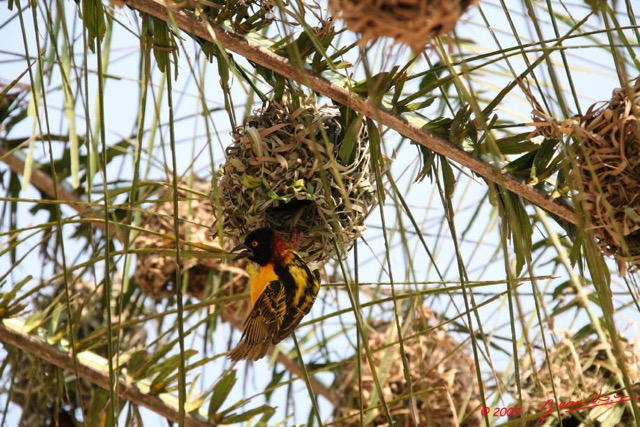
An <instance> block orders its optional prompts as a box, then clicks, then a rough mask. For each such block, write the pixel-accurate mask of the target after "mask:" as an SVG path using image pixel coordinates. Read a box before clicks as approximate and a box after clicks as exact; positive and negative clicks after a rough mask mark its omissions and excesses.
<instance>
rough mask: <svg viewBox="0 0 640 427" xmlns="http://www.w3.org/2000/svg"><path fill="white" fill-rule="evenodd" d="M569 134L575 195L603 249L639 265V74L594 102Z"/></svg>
mask: <svg viewBox="0 0 640 427" xmlns="http://www.w3.org/2000/svg"><path fill="white" fill-rule="evenodd" d="M573 137H574V140H575V141H576V143H575V144H574V151H575V153H576V155H577V160H576V167H575V169H574V177H575V179H576V181H577V184H578V185H580V184H581V185H582V187H581V188H582V191H581V192H580V195H579V198H578V200H580V201H582V202H583V203H584V205H583V206H584V207H585V209H586V210H587V211H588V212H589V219H590V221H591V225H592V226H593V228H594V230H595V234H596V236H597V238H598V240H599V244H600V247H601V249H602V250H603V252H604V253H605V254H607V255H612V256H615V257H616V259H617V260H618V262H619V264H621V263H622V262H624V261H628V262H630V263H632V264H635V266H640V79H636V80H635V81H634V82H632V84H631V85H630V86H628V87H626V88H622V89H616V90H614V91H613V96H612V97H611V100H610V101H608V102H605V103H599V104H594V105H592V106H591V107H590V108H589V110H588V111H587V113H586V114H585V115H584V116H583V117H582V118H581V119H580V122H579V128H577V129H576V130H574V131H573Z"/></svg>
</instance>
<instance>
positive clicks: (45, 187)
mask: <svg viewBox="0 0 640 427" xmlns="http://www.w3.org/2000/svg"><path fill="white" fill-rule="evenodd" d="M0 160H1V161H3V162H4V163H6V164H7V165H8V166H9V168H10V169H11V170H12V171H14V172H15V173H18V174H22V173H23V171H24V162H23V161H22V160H20V159H19V158H18V157H16V156H15V155H13V154H12V153H10V152H8V151H7V150H5V149H4V148H2V147H0ZM31 183H32V184H33V185H34V186H35V187H36V188H38V189H39V190H40V191H42V192H43V193H45V194H47V195H49V196H50V197H51V198H55V195H56V194H57V196H58V198H57V200H60V201H63V202H65V203H67V204H68V206H70V207H71V208H73V209H75V210H76V211H77V212H78V214H79V215H80V216H81V217H83V218H88V219H91V220H93V221H94V223H95V226H96V227H98V228H99V229H101V230H102V231H105V226H104V222H105V220H104V218H103V217H102V216H101V215H100V214H99V213H97V212H93V211H90V210H89V209H87V208H86V207H85V206H84V204H83V202H82V200H80V199H79V198H78V197H77V196H76V195H75V194H73V193H72V192H69V191H66V190H64V189H62V188H58V189H57V193H56V189H55V186H54V185H53V180H52V179H51V177H50V176H49V175H47V174H46V173H44V172H42V171H40V170H38V169H34V170H33V171H32V175H31ZM109 229H110V230H113V231H112V235H113V237H115V238H117V239H119V240H120V241H122V236H121V235H120V234H119V233H118V232H117V231H116V230H118V227H110V228H109ZM220 317H221V318H222V320H224V321H225V322H227V323H229V324H230V325H231V326H233V327H234V328H235V329H237V330H239V331H241V330H242V327H243V325H242V322H240V321H238V320H237V319H236V318H235V317H233V316H231V315H230V314H229V313H226V312H225V311H222V312H221V313H220ZM0 340H1V338H0ZM276 359H277V361H278V362H280V363H281V364H282V365H284V366H285V368H287V369H288V370H289V372H291V373H292V374H293V375H296V376H298V377H300V378H303V372H302V368H301V367H300V366H299V365H298V364H297V363H296V362H294V361H293V360H292V359H291V358H289V357H287V356H286V355H285V354H283V353H279V354H278V356H277V358H276ZM56 366H58V365H56ZM63 369H64V368H63ZM72 372H73V371H72ZM310 382H311V386H312V387H313V389H314V390H315V391H316V392H317V393H318V394H319V395H321V396H322V397H324V398H325V399H327V400H328V401H329V402H331V403H332V404H334V405H335V404H337V402H338V400H337V398H336V396H335V395H334V394H333V393H332V392H331V391H329V389H327V388H326V387H325V386H323V385H322V384H321V383H320V381H318V380H317V379H316V378H315V377H313V376H312V377H310Z"/></svg>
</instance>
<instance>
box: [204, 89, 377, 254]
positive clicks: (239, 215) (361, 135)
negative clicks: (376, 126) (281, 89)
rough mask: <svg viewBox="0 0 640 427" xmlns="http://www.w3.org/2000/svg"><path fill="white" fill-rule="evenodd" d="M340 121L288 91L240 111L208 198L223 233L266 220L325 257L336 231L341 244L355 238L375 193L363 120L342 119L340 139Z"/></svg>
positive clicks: (335, 112) (303, 248) (236, 233)
mask: <svg viewBox="0 0 640 427" xmlns="http://www.w3.org/2000/svg"><path fill="white" fill-rule="evenodd" d="M345 127H346V126H343V124H342V121H341V114H340V110H339V109H338V108H336V107H331V106H326V105H325V106H320V107H319V106H317V104H316V102H315V101H314V99H313V98H312V97H305V96H303V95H295V94H292V93H285V95H284V96H283V97H282V100H281V101H277V100H275V99H272V100H270V101H269V102H267V103H265V105H264V106H263V107H262V108H260V109H257V110H255V112H254V115H250V116H248V117H246V118H245V120H244V124H243V125H242V126H239V127H237V128H236V129H234V131H233V133H232V143H231V145H230V146H229V147H228V148H227V150H226V154H227V160H226V162H225V163H224V165H223V166H222V167H221V170H220V174H219V176H218V178H217V182H218V187H217V189H218V191H217V192H216V193H215V194H214V193H212V197H211V203H212V204H213V205H214V206H217V205H218V204H220V205H221V207H222V211H223V213H224V230H225V233H226V234H227V235H229V236H231V237H233V238H235V239H236V240H241V239H242V237H243V236H244V235H245V234H246V233H248V232H249V231H251V230H253V229H255V228H258V227H263V226H268V227H271V228H273V229H275V230H278V231H280V232H281V233H282V234H283V235H284V237H285V238H288V239H290V238H291V236H292V234H293V232H294V231H298V232H300V233H299V234H300V236H301V237H300V240H299V244H298V252H299V253H300V255H301V256H302V257H303V258H304V259H305V261H307V262H321V261H324V260H326V259H327V258H328V257H330V256H331V255H332V254H333V253H334V243H333V242H334V239H335V238H336V235H339V236H340V239H339V240H338V242H339V243H341V244H344V245H349V244H351V243H352V242H353V241H354V240H355V239H357V238H358V237H359V236H360V235H361V234H362V232H363V231H364V229H365V226H364V220H365V218H366V216H367V215H368V213H369V212H370V210H371V208H372V206H373V205H374V204H375V203H376V193H375V188H374V185H373V176H372V174H371V170H370V156H369V150H368V144H367V130H366V129H367V128H366V125H364V124H363V125H362V126H361V127H359V128H358V127H357V126H356V127H353V125H350V127H349V128H348V129H349V130H353V129H355V130H353V131H352V132H351V133H350V135H354V138H348V139H346V138H345V135H346V134H347V129H345ZM347 140H348V141H349V145H344V143H345V141H347ZM351 143H353V144H351ZM336 228H337V229H338V230H337V231H336ZM340 240H341V241H340Z"/></svg>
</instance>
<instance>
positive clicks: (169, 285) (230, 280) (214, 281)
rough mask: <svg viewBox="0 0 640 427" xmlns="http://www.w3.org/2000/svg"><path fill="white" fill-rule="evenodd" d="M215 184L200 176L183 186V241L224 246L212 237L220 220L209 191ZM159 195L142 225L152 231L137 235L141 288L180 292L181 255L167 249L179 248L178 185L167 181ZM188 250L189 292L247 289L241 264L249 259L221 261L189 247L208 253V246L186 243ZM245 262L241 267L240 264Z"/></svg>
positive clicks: (184, 266) (184, 263)
mask: <svg viewBox="0 0 640 427" xmlns="http://www.w3.org/2000/svg"><path fill="white" fill-rule="evenodd" d="M210 189H211V186H210V184H209V183H208V182H205V181H202V180H196V181H195V182H194V184H193V190H190V189H188V187H187V186H186V184H185V183H181V184H180V185H179V186H178V191H177V193H178V194H177V197H178V221H179V235H178V239H179V241H180V242H189V243H196V244H206V245H208V246H209V247H213V248H215V249H220V250H221V251H222V250H229V249H230V247H226V246H225V247H224V248H222V247H221V246H220V244H219V241H218V240H217V239H212V237H211V224H212V223H214V222H215V216H214V212H213V208H212V206H211V204H210V203H209V201H208V200H207V199H206V196H204V195H203V194H205V195H206V194H209V191H210ZM158 197H159V198H158V199H157V200H155V201H154V204H153V205H152V206H151V207H150V208H149V209H145V210H144V211H143V220H142V227H144V228H145V229H146V230H148V231H149V232H148V233H144V232H143V233H140V235H138V236H137V237H136V239H135V242H134V246H135V248H136V250H137V252H138V253H137V263H136V271H135V280H136V283H137V284H138V285H139V286H140V288H141V289H142V290H143V291H144V292H145V293H146V294H148V295H151V296H152V297H154V298H162V297H165V296H169V295H174V294H175V293H176V292H177V289H179V288H180V286H176V284H175V280H176V267H177V263H176V257H175V255H173V254H166V253H165V254H162V253H159V252H160V251H167V250H172V249H175V248H176V243H175V240H174V239H173V238H172V237H173V236H174V210H173V186H172V185H171V184H170V183H167V184H166V185H164V186H162V187H161V189H160V190H159V192H158ZM181 249H182V250H183V254H182V256H181V258H180V269H181V272H182V277H183V279H184V278H185V277H186V278H187V284H186V290H185V292H186V293H187V294H188V295H190V296H193V297H195V298H198V299H202V298H203V297H205V296H206V295H211V294H212V293H213V292H216V291H220V290H222V291H223V292H225V294H226V295H230V294H234V293H241V292H243V291H244V286H245V282H246V275H245V274H244V272H243V270H242V269H241V267H243V265H244V262H241V263H239V264H238V265H237V266H235V267H232V266H229V265H227V264H226V263H223V262H221V260H220V258H218V257H206V256H203V257H197V258H196V257H193V256H189V255H188V252H202V253H203V254H204V253H206V252H205V250H204V249H201V248H197V247H194V246H190V245H189V244H187V243H183V244H182V245H181ZM239 267H240V268H239Z"/></svg>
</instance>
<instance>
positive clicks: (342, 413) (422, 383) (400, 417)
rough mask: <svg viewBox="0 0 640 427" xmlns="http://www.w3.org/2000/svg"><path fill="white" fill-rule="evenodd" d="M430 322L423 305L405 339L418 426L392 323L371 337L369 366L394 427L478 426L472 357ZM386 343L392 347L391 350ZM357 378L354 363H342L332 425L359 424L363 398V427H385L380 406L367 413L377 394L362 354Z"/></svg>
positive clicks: (480, 420) (444, 331) (478, 402)
mask: <svg viewBox="0 0 640 427" xmlns="http://www.w3.org/2000/svg"><path fill="white" fill-rule="evenodd" d="M430 323H436V317H435V315H434V314H433V312H432V311H431V310H429V309H428V308H426V307H423V308H422V309H419V310H418V312H417V313H416V319H415V321H414V327H413V334H412V335H411V336H410V335H409V334H407V335H406V337H405V338H404V340H403V341H404V350H405V354H406V357H407V361H408V363H409V367H410V369H409V372H410V375H411V384H412V388H413V395H414V399H415V405H416V409H417V410H416V411H415V412H416V414H417V416H418V420H417V424H416V423H415V420H413V419H412V415H411V409H410V405H411V403H410V400H409V397H408V396H409V389H408V385H407V381H406V378H405V376H404V369H403V365H402V358H401V357H400V353H399V351H400V346H399V344H398V342H397V334H396V325H395V323H388V322H384V323H382V324H380V325H378V326H377V327H376V328H375V331H374V332H372V333H371V334H370V335H369V347H370V348H371V352H372V353H373V363H374V365H375V369H376V373H377V375H378V377H379V378H380V382H381V384H380V385H381V388H382V393H383V397H384V399H385V401H386V402H387V405H388V406H389V411H390V412H391V416H392V418H393V421H394V426H413V425H418V426H430V427H445V426H452V425H460V426H467V427H470V426H480V425H482V419H481V417H480V412H479V407H480V390H479V387H478V382H477V379H476V371H475V364H474V362H473V359H472V358H471V357H469V355H468V354H467V353H466V352H465V351H464V349H463V348H462V346H461V345H460V344H459V343H458V342H456V341H455V340H454V339H453V338H451V337H450V336H449V335H448V334H447V331H446V330H445V328H443V327H435V328H431V329H430V326H429V324H430ZM389 343H394V344H392V345H391V346H389ZM359 376H360V378H358V366H357V362H356V361H355V360H352V361H350V362H348V363H346V364H345V365H344V366H343V367H342V368H341V370H340V372H339V373H338V376H337V379H336V382H335V384H336V393H337V395H338V397H339V399H338V401H339V402H340V405H339V406H336V408H335V409H334V421H335V422H336V424H339V425H342V426H360V425H361V424H360V409H359V408H360V396H362V397H363V398H364V402H362V404H363V406H364V409H365V414H364V425H375V426H382V425H388V421H387V418H386V416H385V415H384V414H383V413H382V411H381V410H380V409H379V407H378V409H374V410H372V411H369V410H367V408H369V406H370V405H374V406H375V405H378V404H379V402H377V401H375V402H374V401H372V398H374V396H377V395H378V393H377V390H376V386H375V382H374V377H373V373H372V371H371V368H370V365H369V363H368V360H367V358H366V356H365V355H364V354H363V355H362V358H361V361H360V375H359ZM360 384H361V385H362V388H360Z"/></svg>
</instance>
